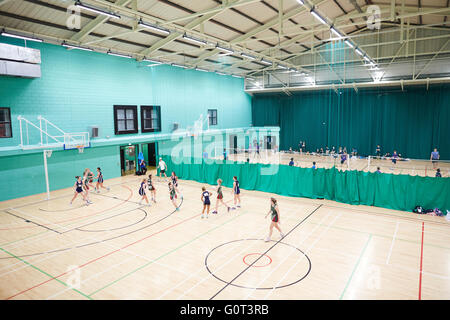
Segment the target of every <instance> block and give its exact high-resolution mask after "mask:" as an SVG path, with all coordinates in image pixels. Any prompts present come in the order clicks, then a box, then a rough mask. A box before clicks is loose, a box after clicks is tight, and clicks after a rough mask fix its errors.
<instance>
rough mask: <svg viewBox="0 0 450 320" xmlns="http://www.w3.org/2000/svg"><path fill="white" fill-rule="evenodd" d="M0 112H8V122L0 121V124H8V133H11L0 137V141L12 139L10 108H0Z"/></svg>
mask: <svg viewBox="0 0 450 320" xmlns="http://www.w3.org/2000/svg"><path fill="white" fill-rule="evenodd" d="M0 110H8V116H9V121H0V123H3V124H9V132H10V133H11V134H10V135H9V136H0V139H9V138H12V137H13V131H12V121H11V108H10V107H0Z"/></svg>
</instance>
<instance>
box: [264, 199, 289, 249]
mask: <svg viewBox="0 0 450 320" xmlns="http://www.w3.org/2000/svg"><path fill="white" fill-rule="evenodd" d="M270 213H271V218H270V220H271V223H270V227H269V236H268V237H267V238H266V242H268V241H270V237H271V236H272V231H273V227H275V228H276V229H277V230H278V231H279V232H280V236H281V238H284V234H283V232H282V231H281V228H280V226H279V224H280V210H278V205H277V200H276V199H275V198H270V210H269V212H268V213H267V214H266V216H265V217H264V218H267V216H268V215H269V214H270Z"/></svg>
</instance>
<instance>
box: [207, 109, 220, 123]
mask: <svg viewBox="0 0 450 320" xmlns="http://www.w3.org/2000/svg"><path fill="white" fill-rule="evenodd" d="M210 111H215V113H216V116H215V117H210V116H209V112H210ZM217 113H218V112H217V109H208V124H209V125H210V126H217V124H218V123H219V121H218V116H217ZM214 119H215V120H216V121H215V123H211V121H212V120H214Z"/></svg>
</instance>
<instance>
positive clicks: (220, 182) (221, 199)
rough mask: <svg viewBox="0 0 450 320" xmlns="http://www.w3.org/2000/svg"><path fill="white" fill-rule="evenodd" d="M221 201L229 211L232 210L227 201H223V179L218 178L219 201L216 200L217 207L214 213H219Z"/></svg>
mask: <svg viewBox="0 0 450 320" xmlns="http://www.w3.org/2000/svg"><path fill="white" fill-rule="evenodd" d="M219 203H222V204H223V205H224V206H225V207H227V210H228V212H229V211H230V210H231V208H230V207H229V206H227V205H226V204H225V202H223V193H222V179H217V201H216V209H215V210H214V211H213V214H217V209H218V208H219Z"/></svg>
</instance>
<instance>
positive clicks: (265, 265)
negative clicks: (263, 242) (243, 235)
mask: <svg viewBox="0 0 450 320" xmlns="http://www.w3.org/2000/svg"><path fill="white" fill-rule="evenodd" d="M254 255H261V253H249V254H247V255H245V256H244V258H243V259H242V261H244V263H245V264H246V265H248V266H252V267H254V268H262V267H267V266H268V265H269V264H271V263H272V258H271V257H269V256H268V255H267V254H265V255H264V256H265V257H266V258H267V259H269V263H267V264H264V265H262V266H256V265H251V264H248V263H247V262H246V261H245V258H247V257H249V256H254Z"/></svg>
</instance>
